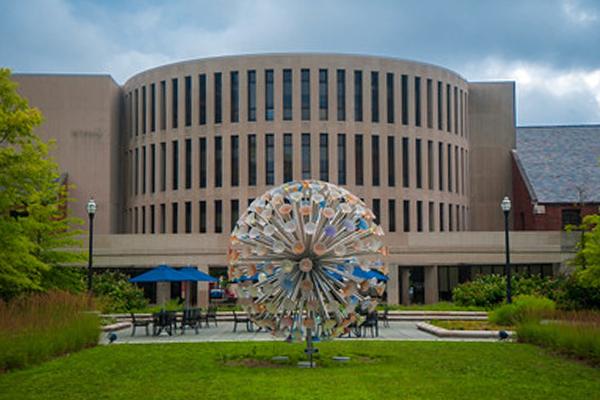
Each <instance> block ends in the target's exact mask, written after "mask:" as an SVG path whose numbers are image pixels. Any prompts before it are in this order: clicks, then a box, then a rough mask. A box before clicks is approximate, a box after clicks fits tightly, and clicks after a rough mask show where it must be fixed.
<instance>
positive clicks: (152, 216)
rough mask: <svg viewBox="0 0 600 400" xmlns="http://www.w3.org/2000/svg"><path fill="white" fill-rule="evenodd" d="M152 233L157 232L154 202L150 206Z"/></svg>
mask: <svg viewBox="0 0 600 400" xmlns="http://www.w3.org/2000/svg"><path fill="white" fill-rule="evenodd" d="M150 233H152V234H154V233H156V207H155V206H154V204H152V205H151V206H150Z"/></svg>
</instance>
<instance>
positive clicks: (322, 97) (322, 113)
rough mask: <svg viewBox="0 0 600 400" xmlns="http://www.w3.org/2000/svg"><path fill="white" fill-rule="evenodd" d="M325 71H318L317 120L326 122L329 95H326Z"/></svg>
mask: <svg viewBox="0 0 600 400" xmlns="http://www.w3.org/2000/svg"><path fill="white" fill-rule="evenodd" d="M328 87H329V85H328V81H327V70H326V69H320V70H319V120H321V121H327V119H328V118H329V116H328V111H329V95H328V92H327V91H328Z"/></svg>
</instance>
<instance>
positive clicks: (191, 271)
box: [179, 267, 219, 282]
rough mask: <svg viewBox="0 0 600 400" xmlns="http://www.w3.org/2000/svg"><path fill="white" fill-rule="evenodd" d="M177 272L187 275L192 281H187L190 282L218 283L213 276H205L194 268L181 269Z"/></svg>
mask: <svg viewBox="0 0 600 400" xmlns="http://www.w3.org/2000/svg"><path fill="white" fill-rule="evenodd" d="M179 272H182V273H184V274H186V275H188V276H189V277H190V278H192V279H189V280H191V281H201V282H219V280H218V279H217V278H215V277H214V276H210V275H208V274H205V273H204V272H202V271H199V270H198V269H196V267H183V268H181V269H180V270H179Z"/></svg>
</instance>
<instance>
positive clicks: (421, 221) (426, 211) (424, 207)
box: [126, 199, 468, 233]
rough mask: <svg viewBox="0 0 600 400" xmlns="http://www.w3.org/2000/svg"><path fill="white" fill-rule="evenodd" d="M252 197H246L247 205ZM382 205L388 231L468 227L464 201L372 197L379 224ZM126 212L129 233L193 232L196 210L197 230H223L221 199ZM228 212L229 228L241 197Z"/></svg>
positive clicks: (230, 228) (150, 207) (462, 228)
mask: <svg viewBox="0 0 600 400" xmlns="http://www.w3.org/2000/svg"><path fill="white" fill-rule="evenodd" d="M253 200H254V199H248V205H250V204H251V203H252V201H253ZM397 202H398V204H397ZM180 204H183V214H184V218H183V220H182V221H183V223H184V226H183V227H180V226H179V223H180V218H179V212H180V210H179V207H180ZM382 206H386V207H387V213H386V215H387V231H388V232H399V231H400V230H401V231H402V232H411V230H412V231H416V232H424V231H428V232H444V231H450V232H452V231H463V230H466V229H467V220H468V218H467V212H468V208H467V207H465V206H464V205H459V204H446V203H442V202H440V203H437V205H436V204H435V203H434V202H433V201H429V202H424V201H421V200H417V201H410V200H402V201H401V202H400V201H399V200H398V201H397V200H396V199H388V200H387V205H382V201H381V199H373V201H372V204H371V207H372V210H373V213H374V214H375V217H376V221H377V222H378V223H380V224H382V221H381V218H380V217H381V212H382ZM411 207H415V209H414V210H412V211H414V214H413V213H411ZM397 209H398V210H397ZM242 211H243V210H242ZM167 212H170V226H167ZM399 212H401V213H402V214H401V215H402V225H401V226H398V225H397V216H398V215H399ZM127 213H128V215H127V216H126V221H129V226H128V232H130V233H192V221H193V218H194V216H193V214H194V213H197V217H196V218H198V225H197V232H199V233H207V232H208V231H209V227H208V224H209V223H210V224H212V226H211V230H210V231H211V232H214V233H223V232H224V229H225V227H224V221H223V219H224V210H223V200H214V202H213V209H212V210H211V212H208V210H207V201H205V200H201V201H199V202H198V208H197V210H195V211H193V210H192V202H191V201H186V202H183V203H179V202H173V203H170V204H165V203H162V204H159V205H158V207H157V206H156V205H149V206H141V207H133V208H129V209H128V210H127ZM146 213H148V214H146ZM208 215H212V217H211V219H212V221H209V218H208ZM228 215H229V226H228V228H229V231H231V230H233V228H234V227H235V224H236V222H237V220H238V218H239V216H240V201H239V200H238V199H233V200H230V207H229V213H228ZM411 215H416V221H415V222H414V223H413V224H411ZM436 223H437V225H436ZM425 224H426V226H425ZM384 227H385V224H384Z"/></svg>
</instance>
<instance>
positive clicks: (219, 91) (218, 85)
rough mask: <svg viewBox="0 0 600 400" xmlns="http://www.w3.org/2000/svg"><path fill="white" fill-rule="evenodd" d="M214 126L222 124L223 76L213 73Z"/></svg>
mask: <svg viewBox="0 0 600 400" xmlns="http://www.w3.org/2000/svg"><path fill="white" fill-rule="evenodd" d="M214 76H215V124H220V123H221V122H223V75H222V74H221V73H220V72H215V75H214Z"/></svg>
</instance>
